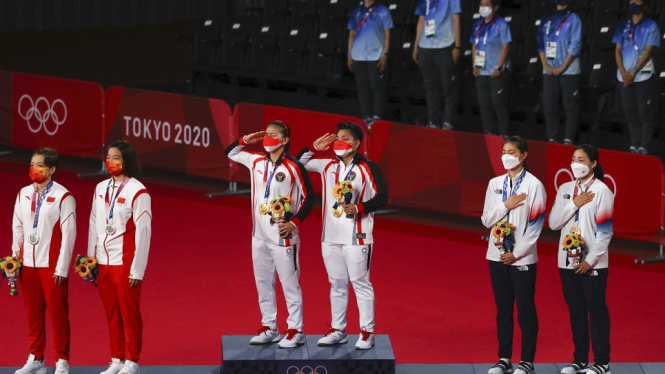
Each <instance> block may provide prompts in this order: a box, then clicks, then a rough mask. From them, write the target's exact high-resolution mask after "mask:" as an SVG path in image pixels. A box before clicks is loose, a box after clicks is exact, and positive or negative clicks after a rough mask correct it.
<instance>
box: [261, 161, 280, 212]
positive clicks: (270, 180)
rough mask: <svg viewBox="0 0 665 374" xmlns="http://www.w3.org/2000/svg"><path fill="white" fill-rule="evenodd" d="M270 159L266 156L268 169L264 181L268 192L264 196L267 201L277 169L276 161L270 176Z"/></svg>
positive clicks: (264, 174)
mask: <svg viewBox="0 0 665 374" xmlns="http://www.w3.org/2000/svg"><path fill="white" fill-rule="evenodd" d="M268 162H269V161H268V159H267V158H266V169H265V172H264V173H263V183H265V184H266V193H265V194H264V196H263V199H264V200H265V202H266V203H267V202H268V197H270V185H271V184H272V178H273V177H274V176H275V170H277V164H276V163H275V164H274V166H273V168H272V172H271V173H270V176H268Z"/></svg>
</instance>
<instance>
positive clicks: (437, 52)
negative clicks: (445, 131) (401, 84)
mask: <svg viewBox="0 0 665 374" xmlns="http://www.w3.org/2000/svg"><path fill="white" fill-rule="evenodd" d="M418 65H419V66H420V71H421V72H422V73H423V81H424V83H425V90H426V91H427V111H428V119H429V121H430V122H431V123H434V124H437V125H441V124H442V123H444V122H447V123H450V124H452V125H454V124H455V120H456V119H457V104H458V101H459V87H458V86H459V85H458V84H457V81H458V80H459V79H458V77H456V75H455V63H454V62H453V47H452V46H450V47H448V48H440V49H427V48H418ZM442 96H443V97H442ZM444 100H445V106H444V110H443V116H442V110H441V104H443V102H444Z"/></svg>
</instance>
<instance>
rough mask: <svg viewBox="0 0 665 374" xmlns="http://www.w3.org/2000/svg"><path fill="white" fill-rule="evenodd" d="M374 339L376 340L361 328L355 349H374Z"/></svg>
mask: <svg viewBox="0 0 665 374" xmlns="http://www.w3.org/2000/svg"><path fill="white" fill-rule="evenodd" d="M374 339H376V335H374V333H373V332H371V331H367V329H366V328H364V327H363V328H362V329H361V331H360V337H359V338H358V341H357V342H356V349H370V348H372V347H374Z"/></svg>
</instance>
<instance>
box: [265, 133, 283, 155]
mask: <svg viewBox="0 0 665 374" xmlns="http://www.w3.org/2000/svg"><path fill="white" fill-rule="evenodd" d="M281 146H282V141H281V140H280V139H275V138H273V137H272V136H266V137H265V138H263V148H265V149H266V152H272V151H274V150H276V149H277V148H279V147H281Z"/></svg>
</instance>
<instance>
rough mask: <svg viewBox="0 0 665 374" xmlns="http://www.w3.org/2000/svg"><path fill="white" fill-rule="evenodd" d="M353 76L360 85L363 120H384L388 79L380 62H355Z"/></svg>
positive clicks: (359, 97)
mask: <svg viewBox="0 0 665 374" xmlns="http://www.w3.org/2000/svg"><path fill="white" fill-rule="evenodd" d="M353 75H354V76H355V77H356V83H357V84H358V99H359V100H360V111H361V113H362V116H363V119H366V118H371V117H373V116H379V117H381V118H383V110H384V108H385V106H386V93H387V90H386V78H385V74H384V72H382V71H381V69H379V61H355V60H354V61H353Z"/></svg>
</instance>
